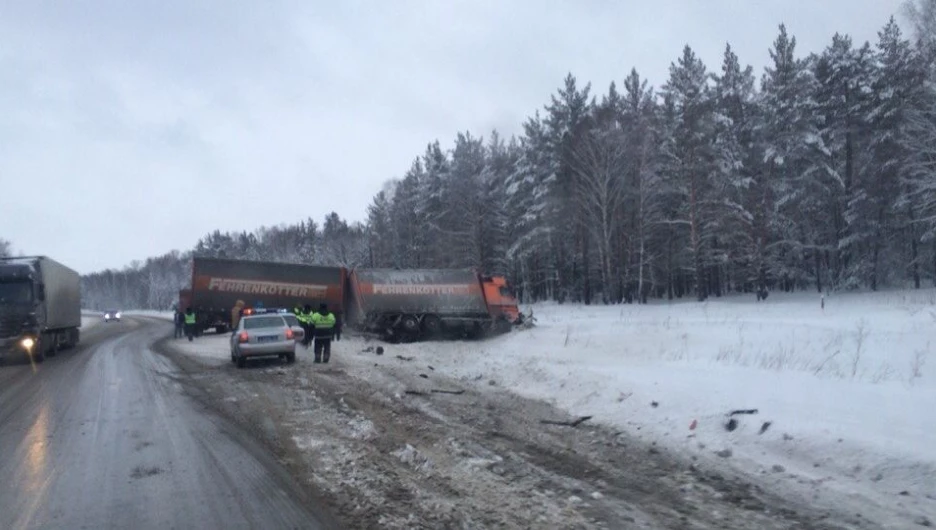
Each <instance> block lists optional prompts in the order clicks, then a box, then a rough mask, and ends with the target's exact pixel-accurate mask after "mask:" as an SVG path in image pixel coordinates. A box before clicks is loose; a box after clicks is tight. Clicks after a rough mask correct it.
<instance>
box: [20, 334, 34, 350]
mask: <svg viewBox="0 0 936 530" xmlns="http://www.w3.org/2000/svg"><path fill="white" fill-rule="evenodd" d="M20 344H22V345H23V347H24V348H26V349H27V350H31V349H32V347H33V346H35V345H36V341H35V340H33V338H32V337H26V338H25V339H23V340H22V341H20Z"/></svg>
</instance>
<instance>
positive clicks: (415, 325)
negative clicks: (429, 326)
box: [400, 315, 419, 333]
mask: <svg viewBox="0 0 936 530" xmlns="http://www.w3.org/2000/svg"><path fill="white" fill-rule="evenodd" d="M400 327H401V328H403V331H405V332H407V333H418V332H419V320H418V319H417V318H416V317H414V316H413V315H403V316H402V317H400Z"/></svg>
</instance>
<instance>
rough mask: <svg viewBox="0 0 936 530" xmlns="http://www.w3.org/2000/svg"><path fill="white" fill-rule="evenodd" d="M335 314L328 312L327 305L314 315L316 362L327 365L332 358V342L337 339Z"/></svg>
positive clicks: (321, 306)
mask: <svg viewBox="0 0 936 530" xmlns="http://www.w3.org/2000/svg"><path fill="white" fill-rule="evenodd" d="M335 322H336V319H335V314H334V313H332V312H330V311H329V310H328V305H327V304H322V305H320V306H319V310H318V312H317V313H313V314H312V326H313V328H314V332H315V361H313V362H316V363H327V362H328V359H329V358H330V357H331V341H332V339H333V338H334V337H335Z"/></svg>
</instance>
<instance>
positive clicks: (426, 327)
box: [422, 315, 442, 335]
mask: <svg viewBox="0 0 936 530" xmlns="http://www.w3.org/2000/svg"><path fill="white" fill-rule="evenodd" d="M422 325H423V331H425V332H426V334H427V335H438V334H439V333H441V332H442V319H441V318H439V317H437V316H435V315H426V316H425V317H423V323H422Z"/></svg>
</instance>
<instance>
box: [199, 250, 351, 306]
mask: <svg viewBox="0 0 936 530" xmlns="http://www.w3.org/2000/svg"><path fill="white" fill-rule="evenodd" d="M344 284H345V269H343V268H341V267H320V266H314V265H297V264H289V263H270V262H261V261H246V260H230V259H218V258H195V259H194V260H193V270H192V306H193V307H194V308H195V311H196V312H205V311H209V312H214V313H216V314H218V315H228V316H227V318H226V319H225V320H230V311H231V308H232V307H234V304H235V303H237V301H238V300H243V301H244V303H245V304H246V307H254V308H259V307H264V308H274V307H278V308H287V309H291V308H292V307H294V306H295V305H297V304H302V305H305V304H312V305H313V306H315V307H317V306H318V304H320V303H322V302H324V303H327V304H328V306H329V309H330V310H331V311H333V312H334V313H336V314H340V313H341V312H342V311H343V310H344Z"/></svg>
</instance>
